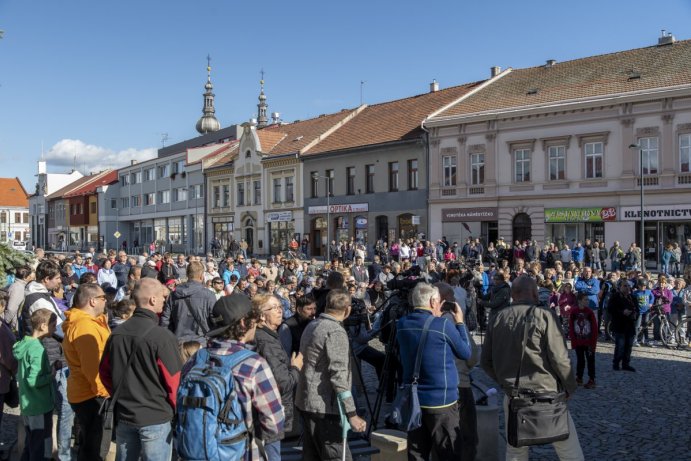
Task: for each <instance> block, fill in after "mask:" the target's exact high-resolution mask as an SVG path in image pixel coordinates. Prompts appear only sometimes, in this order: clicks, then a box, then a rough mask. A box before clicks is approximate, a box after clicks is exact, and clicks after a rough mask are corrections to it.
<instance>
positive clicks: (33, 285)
mask: <svg viewBox="0 0 691 461" xmlns="http://www.w3.org/2000/svg"><path fill="white" fill-rule="evenodd" d="M24 293H25V295H26V297H25V298H24V307H22V313H21V316H20V320H21V325H22V328H23V333H24V334H25V335H30V334H31V331H32V328H31V314H33V313H34V312H36V311H37V310H39V309H48V310H49V311H51V312H55V315H57V317H58V320H57V329H56V330H55V334H54V335H53V336H52V337H50V336H46V337H45V338H43V339H41V342H42V343H43V347H45V349H46V353H48V360H49V362H50V365H51V366H52V365H53V364H55V363H56V362H59V365H60V367H62V362H63V360H64V358H65V357H64V356H63V354H62V346H61V345H60V343H61V342H62V336H63V331H62V328H61V327H60V326H61V325H62V322H63V321H64V320H65V314H64V312H62V310H60V308H59V307H58V306H57V304H55V301H54V300H53V298H52V297H51V292H50V291H48V289H47V288H46V287H45V285H43V284H42V283H38V282H30V283H28V284H27V285H26V290H25V292H24Z"/></svg>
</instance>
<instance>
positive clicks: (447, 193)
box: [441, 187, 456, 197]
mask: <svg viewBox="0 0 691 461" xmlns="http://www.w3.org/2000/svg"><path fill="white" fill-rule="evenodd" d="M451 195H456V188H455V187H454V188H444V189H442V190H441V196H442V197H448V196H451Z"/></svg>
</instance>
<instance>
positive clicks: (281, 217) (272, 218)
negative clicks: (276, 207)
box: [266, 211, 293, 222]
mask: <svg viewBox="0 0 691 461" xmlns="http://www.w3.org/2000/svg"><path fill="white" fill-rule="evenodd" d="M266 220H267V222H282V221H292V220H293V212H292V211H272V212H269V213H267V214H266Z"/></svg>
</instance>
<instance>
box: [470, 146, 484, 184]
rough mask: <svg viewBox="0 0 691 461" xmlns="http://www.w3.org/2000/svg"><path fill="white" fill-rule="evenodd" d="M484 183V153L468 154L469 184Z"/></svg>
mask: <svg viewBox="0 0 691 461" xmlns="http://www.w3.org/2000/svg"><path fill="white" fill-rule="evenodd" d="M484 183H485V153H484V152H473V153H472V154H470V184H471V185H473V186H480V185H482V184H484Z"/></svg>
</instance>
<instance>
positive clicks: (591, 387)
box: [583, 379, 595, 389]
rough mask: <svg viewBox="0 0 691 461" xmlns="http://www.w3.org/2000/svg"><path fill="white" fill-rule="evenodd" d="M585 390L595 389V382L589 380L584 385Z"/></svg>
mask: <svg viewBox="0 0 691 461" xmlns="http://www.w3.org/2000/svg"><path fill="white" fill-rule="evenodd" d="M583 387H585V388H586V389H595V381H594V380H592V379H589V380H588V382H587V383H586V384H585V386H583Z"/></svg>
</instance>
